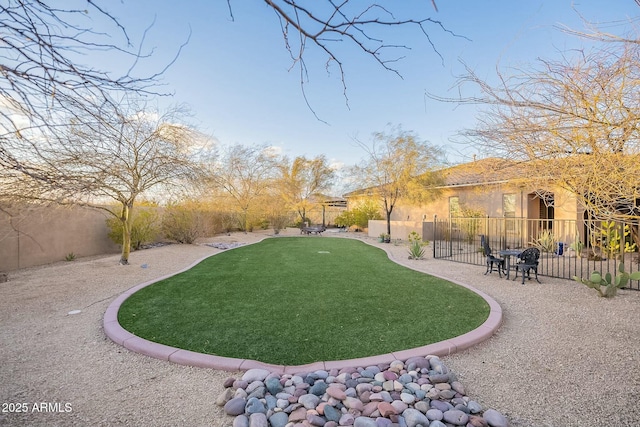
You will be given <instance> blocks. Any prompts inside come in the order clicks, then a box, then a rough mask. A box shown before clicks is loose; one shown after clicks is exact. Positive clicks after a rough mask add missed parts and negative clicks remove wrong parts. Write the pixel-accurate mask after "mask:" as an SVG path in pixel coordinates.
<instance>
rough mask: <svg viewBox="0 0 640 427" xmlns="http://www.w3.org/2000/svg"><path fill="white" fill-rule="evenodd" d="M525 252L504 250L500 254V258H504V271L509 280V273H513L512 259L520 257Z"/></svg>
mask: <svg viewBox="0 0 640 427" xmlns="http://www.w3.org/2000/svg"><path fill="white" fill-rule="evenodd" d="M523 250H524V249H503V250H501V251H500V252H498V253H499V254H500V256H501V257H503V258H504V269H505V270H506V273H507V274H506V276H507V280H509V272H510V271H511V257H512V256H515V257H516V258H517V257H519V256H520V254H521V253H522V251H523Z"/></svg>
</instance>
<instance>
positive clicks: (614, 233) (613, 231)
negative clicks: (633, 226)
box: [600, 221, 636, 258]
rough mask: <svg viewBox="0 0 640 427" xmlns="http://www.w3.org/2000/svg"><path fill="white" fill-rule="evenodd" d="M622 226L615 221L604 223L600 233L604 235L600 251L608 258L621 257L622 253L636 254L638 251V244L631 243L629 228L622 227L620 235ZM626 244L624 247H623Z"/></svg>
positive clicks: (626, 226)
mask: <svg viewBox="0 0 640 427" xmlns="http://www.w3.org/2000/svg"><path fill="white" fill-rule="evenodd" d="M620 229H621V227H620V225H619V224H617V223H615V222H614V221H602V223H601V229H600V232H601V234H602V240H601V244H600V249H602V252H603V253H604V254H605V255H606V256H607V258H615V257H616V256H618V255H620V252H621V251H623V252H634V251H635V250H636V244H635V243H631V242H629V240H628V238H629V235H630V234H631V230H629V226H628V225H625V226H624V227H622V234H621V233H620ZM623 242H624V247H623V246H622V244H623Z"/></svg>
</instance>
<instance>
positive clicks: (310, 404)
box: [298, 394, 320, 409]
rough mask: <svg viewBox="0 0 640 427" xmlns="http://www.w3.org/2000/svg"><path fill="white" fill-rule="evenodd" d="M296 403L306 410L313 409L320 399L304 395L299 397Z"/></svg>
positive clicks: (311, 395)
mask: <svg viewBox="0 0 640 427" xmlns="http://www.w3.org/2000/svg"><path fill="white" fill-rule="evenodd" d="M298 402H299V403H301V404H302V405H303V406H304V407H305V408H307V409H315V408H316V406H318V403H320V398H319V397H318V396H316V395H315V394H304V395H302V396H300V398H299V399H298Z"/></svg>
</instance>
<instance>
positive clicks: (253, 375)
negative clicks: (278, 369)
mask: <svg viewBox="0 0 640 427" xmlns="http://www.w3.org/2000/svg"><path fill="white" fill-rule="evenodd" d="M268 375H269V371H268V370H266V369H260V368H255V369H249V370H248V371H247V372H245V373H244V375H243V376H242V380H243V381H247V382H248V383H252V382H253V381H264V379H265V378H267V376H268Z"/></svg>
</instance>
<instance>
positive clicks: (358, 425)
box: [353, 417, 378, 427]
mask: <svg viewBox="0 0 640 427" xmlns="http://www.w3.org/2000/svg"><path fill="white" fill-rule="evenodd" d="M353 427H378V425H377V424H376V420H374V419H373V418H369V417H358V418H356V419H355V422H354V423H353Z"/></svg>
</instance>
